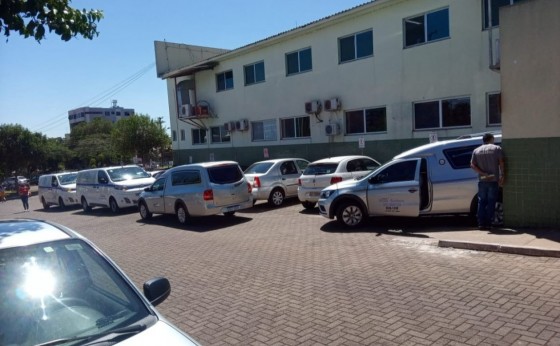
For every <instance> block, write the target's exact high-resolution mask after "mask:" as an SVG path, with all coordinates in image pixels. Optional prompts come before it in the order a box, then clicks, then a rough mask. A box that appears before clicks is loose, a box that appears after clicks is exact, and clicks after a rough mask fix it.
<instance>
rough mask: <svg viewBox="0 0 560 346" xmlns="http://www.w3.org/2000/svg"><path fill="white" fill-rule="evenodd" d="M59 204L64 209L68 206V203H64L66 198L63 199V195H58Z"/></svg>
mask: <svg viewBox="0 0 560 346" xmlns="http://www.w3.org/2000/svg"><path fill="white" fill-rule="evenodd" d="M58 206H59V207H61V208H62V209H64V208H66V204H64V200H63V199H62V197H58Z"/></svg>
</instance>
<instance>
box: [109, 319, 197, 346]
mask: <svg viewBox="0 0 560 346" xmlns="http://www.w3.org/2000/svg"><path fill="white" fill-rule="evenodd" d="M119 345H122V346H132V345H166V346H174V345H188V346H197V345H198V343H197V342H196V341H194V340H193V339H191V338H190V337H189V336H188V335H186V334H183V333H182V332H180V331H179V330H177V329H176V328H175V327H173V326H171V325H170V324H168V323H167V322H166V321H162V320H159V321H157V323H156V324H154V325H153V326H151V327H150V328H148V329H146V330H144V331H143V332H141V333H139V334H136V335H134V336H133V337H130V338H128V339H126V340H124V341H123V342H120V343H119Z"/></svg>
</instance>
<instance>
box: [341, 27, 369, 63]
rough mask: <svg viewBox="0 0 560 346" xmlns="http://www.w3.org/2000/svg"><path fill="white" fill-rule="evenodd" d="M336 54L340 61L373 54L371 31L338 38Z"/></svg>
mask: <svg viewBox="0 0 560 346" xmlns="http://www.w3.org/2000/svg"><path fill="white" fill-rule="evenodd" d="M338 56H339V62H341V63H342V62H347V61H352V60H356V59H361V58H366V57H370V56H373V31H372V30H368V31H364V32H360V33H357V34H353V35H350V36H346V37H342V38H339V39H338Z"/></svg>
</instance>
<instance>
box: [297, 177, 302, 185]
mask: <svg viewBox="0 0 560 346" xmlns="http://www.w3.org/2000/svg"><path fill="white" fill-rule="evenodd" d="M297 184H298V186H301V179H300V178H298V180H297Z"/></svg>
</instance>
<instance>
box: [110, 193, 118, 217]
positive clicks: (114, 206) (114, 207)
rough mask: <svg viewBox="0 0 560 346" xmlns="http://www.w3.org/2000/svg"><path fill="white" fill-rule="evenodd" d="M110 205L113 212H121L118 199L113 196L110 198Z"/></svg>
mask: <svg viewBox="0 0 560 346" xmlns="http://www.w3.org/2000/svg"><path fill="white" fill-rule="evenodd" d="M109 207H110V208H111V211H112V212H113V213H115V214H116V213H118V212H119V209H120V208H119V205H118V204H117V201H116V200H115V199H114V198H113V197H111V198H109Z"/></svg>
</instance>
